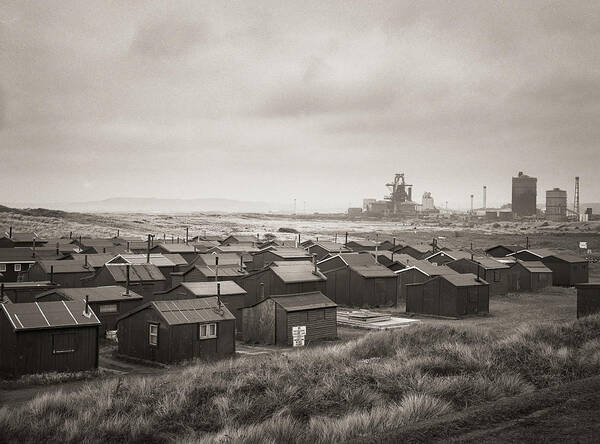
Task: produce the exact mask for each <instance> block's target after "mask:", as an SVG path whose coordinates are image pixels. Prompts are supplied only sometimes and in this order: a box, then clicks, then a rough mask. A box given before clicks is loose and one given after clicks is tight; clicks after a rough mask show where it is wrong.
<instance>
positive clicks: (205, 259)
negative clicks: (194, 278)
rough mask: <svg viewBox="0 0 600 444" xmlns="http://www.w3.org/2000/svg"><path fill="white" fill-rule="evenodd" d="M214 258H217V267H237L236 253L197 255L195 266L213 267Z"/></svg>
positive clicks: (238, 256)
mask: <svg viewBox="0 0 600 444" xmlns="http://www.w3.org/2000/svg"><path fill="white" fill-rule="evenodd" d="M216 257H218V258H219V267H221V266H222V265H239V264H240V255H239V254H237V253H214V254H213V253H205V254H199V255H198V259H197V260H196V264H200V263H204V264H206V265H209V266H213V265H215V261H216V259H215V258H216Z"/></svg>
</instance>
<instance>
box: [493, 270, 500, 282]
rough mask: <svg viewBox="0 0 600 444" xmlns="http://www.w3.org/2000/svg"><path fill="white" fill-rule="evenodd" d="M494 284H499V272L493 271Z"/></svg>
mask: <svg viewBox="0 0 600 444" xmlns="http://www.w3.org/2000/svg"><path fill="white" fill-rule="evenodd" d="M494 282H500V272H499V271H496V270H494Z"/></svg>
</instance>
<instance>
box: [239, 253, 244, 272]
mask: <svg viewBox="0 0 600 444" xmlns="http://www.w3.org/2000/svg"><path fill="white" fill-rule="evenodd" d="M242 271H244V256H240V272H242Z"/></svg>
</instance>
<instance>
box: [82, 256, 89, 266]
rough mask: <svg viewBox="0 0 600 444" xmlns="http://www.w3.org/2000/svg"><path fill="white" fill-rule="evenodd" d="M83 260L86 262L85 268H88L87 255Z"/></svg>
mask: <svg viewBox="0 0 600 444" xmlns="http://www.w3.org/2000/svg"><path fill="white" fill-rule="evenodd" d="M83 260H84V266H85V268H87V266H88V257H87V254H86V255H85V256H84V257H83Z"/></svg>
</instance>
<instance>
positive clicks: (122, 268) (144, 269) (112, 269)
mask: <svg viewBox="0 0 600 444" xmlns="http://www.w3.org/2000/svg"><path fill="white" fill-rule="evenodd" d="M105 268H106V269H107V270H108V272H109V273H110V274H111V276H112V277H113V279H114V280H115V282H127V266H126V265H106V266H105ZM164 280H165V277H164V276H163V274H162V273H161V272H160V270H159V269H158V267H157V266H156V265H152V264H135V265H130V266H129V282H144V281H164Z"/></svg>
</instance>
